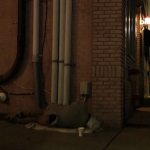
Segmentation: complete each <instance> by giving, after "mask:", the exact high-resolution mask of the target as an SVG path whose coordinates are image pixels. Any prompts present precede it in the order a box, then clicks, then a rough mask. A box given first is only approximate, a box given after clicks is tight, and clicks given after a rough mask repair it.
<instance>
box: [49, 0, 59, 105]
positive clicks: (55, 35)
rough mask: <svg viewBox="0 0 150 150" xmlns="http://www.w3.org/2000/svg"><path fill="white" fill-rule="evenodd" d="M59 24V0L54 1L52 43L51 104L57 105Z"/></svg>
mask: <svg viewBox="0 0 150 150" xmlns="http://www.w3.org/2000/svg"><path fill="white" fill-rule="evenodd" d="M58 24H59V0H53V43H52V80H51V103H57V88H58V85H57V84H58V37H59V36H58Z"/></svg>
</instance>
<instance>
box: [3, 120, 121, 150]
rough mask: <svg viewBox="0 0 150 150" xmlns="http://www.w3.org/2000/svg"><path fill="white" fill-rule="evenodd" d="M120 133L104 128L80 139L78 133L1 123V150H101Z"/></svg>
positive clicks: (116, 130)
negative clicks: (39, 129)
mask: <svg viewBox="0 0 150 150" xmlns="http://www.w3.org/2000/svg"><path fill="white" fill-rule="evenodd" d="M118 131H119V129H116V128H104V129H103V130H102V131H100V132H98V133H90V134H85V135H84V136H83V137H79V136H78V134H77V133H60V132H52V131H38V130H34V129H27V128H26V127H25V125H21V124H11V123H7V122H4V121H0V150H96V149H98V150H101V149H104V148H105V146H106V145H107V144H108V143H109V142H110V141H111V139H113V137H114V136H115V135H116V134H117V133H118Z"/></svg>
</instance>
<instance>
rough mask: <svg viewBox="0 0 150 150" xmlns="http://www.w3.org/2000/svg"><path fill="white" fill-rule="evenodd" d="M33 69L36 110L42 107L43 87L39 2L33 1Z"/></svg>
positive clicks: (37, 0)
mask: <svg viewBox="0 0 150 150" xmlns="http://www.w3.org/2000/svg"><path fill="white" fill-rule="evenodd" d="M33 2H34V4H33V60H32V61H33V68H34V83H35V97H36V105H37V107H38V108H43V107H44V100H43V92H42V91H43V87H42V80H41V79H42V72H41V68H40V67H41V66H40V65H41V62H40V60H41V58H40V56H39V0H34V1H33Z"/></svg>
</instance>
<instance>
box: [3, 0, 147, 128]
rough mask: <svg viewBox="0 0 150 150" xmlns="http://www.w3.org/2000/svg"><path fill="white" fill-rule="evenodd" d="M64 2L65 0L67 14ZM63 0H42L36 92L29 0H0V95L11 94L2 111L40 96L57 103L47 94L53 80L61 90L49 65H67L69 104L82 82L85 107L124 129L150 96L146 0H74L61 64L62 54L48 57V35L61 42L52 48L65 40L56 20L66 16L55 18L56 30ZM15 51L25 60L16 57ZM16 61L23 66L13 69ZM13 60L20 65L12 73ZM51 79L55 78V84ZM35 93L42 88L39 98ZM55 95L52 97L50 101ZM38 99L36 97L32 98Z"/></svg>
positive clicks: (18, 108)
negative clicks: (86, 87)
mask: <svg viewBox="0 0 150 150" xmlns="http://www.w3.org/2000/svg"><path fill="white" fill-rule="evenodd" d="M54 1H55V2H56V1H57V2H58V4H59V7H56V5H54ZM60 1H61V2H62V0H60ZM68 2H69V0H66V6H65V7H66V14H65V17H66V18H67V8H68V7H67V3H68ZM60 4H61V3H59V1H58V0H40V3H39V11H40V14H39V18H40V19H39V36H38V37H39V50H40V51H39V54H38V55H39V59H40V60H41V62H42V63H41V64H42V67H40V72H39V73H40V74H41V83H40V80H39V84H40V88H39V89H37V88H36V86H37V85H36V84H35V81H34V78H35V76H34V66H33V64H34V63H36V61H37V59H38V58H37V57H34V56H33V50H32V49H33V47H34V44H33V39H34V35H33V32H34V30H33V24H34V22H33V20H34V19H33V18H34V12H33V7H34V3H33V0H22V1H19V0H13V1H12V0H7V1H5V0H1V1H0V7H1V8H0V18H1V23H0V35H1V39H0V49H1V50H0V56H1V59H0V72H1V76H0V85H1V92H7V94H8V99H7V100H6V102H4V103H0V112H8V113H15V112H18V111H22V110H24V109H32V108H36V107H37V103H38V105H40V103H43V102H44V101H46V103H48V104H49V105H50V104H51V102H54V103H57V102H58V97H59V96H58V93H57V94H54V93H52V91H53V90H54V89H53V87H52V86H51V85H52V84H53V85H54V87H55V85H56V88H57V89H58V90H59V85H58V84H59V83H58V80H59V77H60V74H59V73H58V75H57V76H53V65H56V66H57V67H58V68H57V69H56V70H59V68H60V66H61V64H62V65H63V66H64V67H63V68H67V67H66V66H69V67H70V79H69V78H67V80H69V82H67V83H68V84H69V87H68V88H69V91H67V93H69V95H68V97H69V103H71V102H73V101H75V100H77V99H79V98H80V94H81V93H80V89H81V86H80V85H81V83H82V82H87V83H90V84H87V85H90V87H91V91H90V92H89V93H90V94H89V96H88V99H87V103H88V107H89V112H90V113H91V114H92V115H93V116H94V117H96V118H97V119H98V120H100V122H102V123H104V125H108V126H115V127H121V126H123V123H124V122H126V120H127V119H128V118H129V117H130V115H131V114H132V113H133V111H134V110H135V107H136V106H137V105H140V104H141V103H142V101H143V98H144V95H145V96H148V94H149V93H148V85H149V84H147V82H148V81H149V80H148V77H147V76H146V75H147V71H148V68H149V64H148V61H147V59H146V56H147V55H146V54H145V52H146V50H145V49H148V46H145V45H144V42H145V41H144V39H146V37H147V36H145V35H146V34H144V33H145V30H142V27H143V25H141V24H140V22H141V20H144V17H146V16H148V14H149V10H148V6H149V3H148V1H146V0H143V1H142V0H137V1H136V2H135V1H134V0H72V10H71V12H72V15H71V28H70V29H71V36H70V37H71V38H70V39H71V40H70V43H71V44H70V46H71V48H70V49H71V51H70V56H71V58H70V60H71V61H70V62H69V63H68V62H66V63H65V60H64V59H62V60H61V59H60V60H59V58H61V56H59V53H61V52H58V54H57V55H56V56H57V57H56V58H57V59H54V58H53V57H54V56H53V49H54V43H53V42H54V40H53V39H54V38H56V39H59V40H58V43H57V44H56V45H55V48H56V50H57V51H58V49H59V45H61V44H63V42H64V43H65V40H66V39H67V38H65V40H64V41H63V40H62V39H63V38H64V37H63V38H60V37H61V31H62V32H63V30H61V29H60V26H59V25H60V24H61V23H62V25H63V22H65V21H66V20H67V19H66V20H63V21H61V19H60V15H58V20H55V21H56V22H58V29H57V30H56V31H57V32H56V33H57V34H58V35H57V36H56V35H55V34H54V31H53V29H54V28H55V26H54V24H53V23H54V17H53V16H54V7H56V8H58V12H59V11H61V6H60ZM70 4H71V3H70ZM65 7H64V8H65ZM62 8H63V7H62ZM58 14H61V13H58ZM65 23H66V24H67V21H66V22H65ZM64 26H65V24H64ZM64 26H62V28H63V27H64ZM21 27H22V28H21ZM64 28H65V27H64ZM55 29H56V28H55ZM67 29H68V28H67ZM65 30H66V29H65ZM68 32H69V31H68ZM68 32H67V33H68ZM23 33H24V34H23ZM54 35H55V36H56V37H55V36H54ZM68 40H69V38H68ZM61 42H62V43H61ZM19 43H22V44H19ZM63 46H64V45H63ZM66 47H67V46H66ZM22 51H24V53H22ZM19 52H20V53H21V54H20V55H19ZM64 53H65V52H64ZM19 56H22V59H21V60H23V61H21V60H19V59H18V57H19ZM58 56H59V57H58ZM64 57H65V56H64ZM14 62H17V63H19V64H22V65H20V66H17V65H16V64H15V63H14ZM15 65H16V66H17V67H18V69H16V71H15V73H11V72H13V71H12V70H11V68H13V66H15ZM41 70H42V71H41ZM64 72H65V71H64ZM55 77H56V78H55ZM54 78H55V79H57V81H56V83H55V84H54V83H53V81H54V80H53V79H54ZM5 79H6V80H5ZM65 83H66V82H64V83H63V85H62V87H64V84H65ZM144 86H145V87H144ZM60 89H61V88H60ZM143 89H144V90H143ZM38 90H42V92H41V94H40V95H38V94H39V93H38ZM81 91H82V90H81ZM34 92H35V93H38V94H34ZM61 92H62V91H61ZM52 95H55V99H53V98H52ZM37 97H38V99H39V101H41V102H39V101H38V102H37Z"/></svg>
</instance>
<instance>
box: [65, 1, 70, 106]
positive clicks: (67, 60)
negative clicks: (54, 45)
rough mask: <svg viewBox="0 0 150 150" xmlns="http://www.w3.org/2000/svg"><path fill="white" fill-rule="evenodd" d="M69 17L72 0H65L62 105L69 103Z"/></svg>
mask: <svg viewBox="0 0 150 150" xmlns="http://www.w3.org/2000/svg"><path fill="white" fill-rule="evenodd" d="M71 18H72V0H66V24H65V55H64V95H63V105H68V104H69V93H70V57H71Z"/></svg>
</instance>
